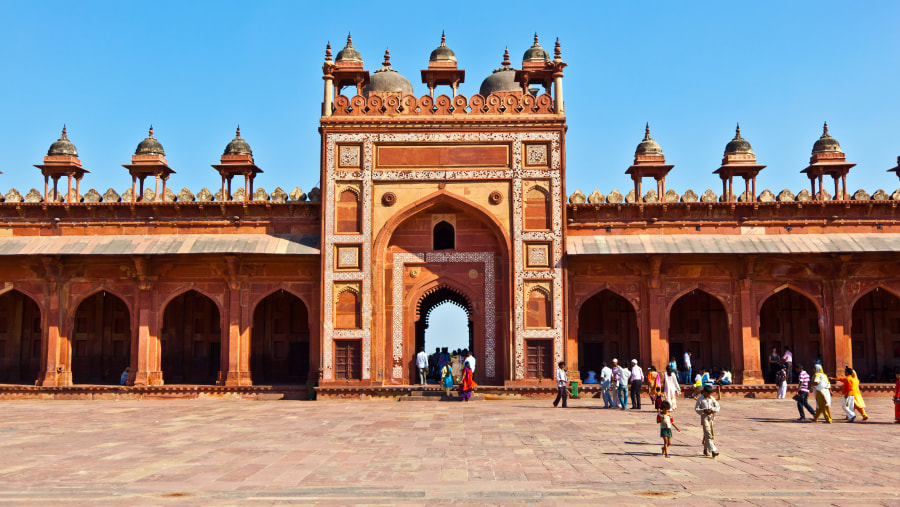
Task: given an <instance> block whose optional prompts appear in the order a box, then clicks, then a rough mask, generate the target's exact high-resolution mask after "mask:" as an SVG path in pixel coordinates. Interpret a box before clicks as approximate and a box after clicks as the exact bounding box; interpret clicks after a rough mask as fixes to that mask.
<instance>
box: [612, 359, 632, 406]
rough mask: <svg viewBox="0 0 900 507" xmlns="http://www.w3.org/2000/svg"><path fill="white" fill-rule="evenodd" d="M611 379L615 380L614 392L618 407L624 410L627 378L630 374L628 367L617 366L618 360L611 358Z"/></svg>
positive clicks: (626, 400) (626, 398) (626, 401)
mask: <svg viewBox="0 0 900 507" xmlns="http://www.w3.org/2000/svg"><path fill="white" fill-rule="evenodd" d="M612 371H613V379H614V380H615V381H616V392H617V394H618V396H617V400H618V404H619V408H621V409H622V410H625V404H626V403H628V379H629V378H630V377H631V374H630V373H629V372H628V368H622V367H621V366H619V360H618V359H613V369H612Z"/></svg>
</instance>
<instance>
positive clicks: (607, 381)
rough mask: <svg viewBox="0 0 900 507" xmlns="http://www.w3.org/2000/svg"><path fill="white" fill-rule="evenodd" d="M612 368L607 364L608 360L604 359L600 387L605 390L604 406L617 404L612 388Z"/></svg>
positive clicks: (610, 406) (611, 406)
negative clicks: (613, 399) (611, 391)
mask: <svg viewBox="0 0 900 507" xmlns="http://www.w3.org/2000/svg"><path fill="white" fill-rule="evenodd" d="M612 376H613V373H612V368H610V367H609V366H607V365H606V361H603V368H601V369H600V389H601V390H602V391H603V408H613V407H615V404H614V403H613V401H612V398H613V397H612V394H611V393H610V390H611V389H613V388H614V387H613V386H612V385H611V384H612Z"/></svg>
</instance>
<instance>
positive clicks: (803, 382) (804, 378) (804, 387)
mask: <svg viewBox="0 0 900 507" xmlns="http://www.w3.org/2000/svg"><path fill="white" fill-rule="evenodd" d="M797 383H798V384H799V387H800V392H801V393H809V373H806V370H801V371H800V376H799V377H797Z"/></svg>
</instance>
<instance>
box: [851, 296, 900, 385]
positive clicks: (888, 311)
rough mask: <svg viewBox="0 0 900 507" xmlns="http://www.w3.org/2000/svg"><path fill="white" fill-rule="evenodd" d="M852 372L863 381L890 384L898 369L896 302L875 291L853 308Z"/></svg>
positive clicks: (899, 331)
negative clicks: (894, 372) (895, 368)
mask: <svg viewBox="0 0 900 507" xmlns="http://www.w3.org/2000/svg"><path fill="white" fill-rule="evenodd" d="M852 319H853V322H852V327H851V333H850V337H851V343H852V347H853V368H854V369H855V370H856V372H857V373H858V374H859V377H860V379H862V380H863V381H877V382H893V381H894V380H895V377H894V374H893V371H892V370H893V368H894V367H896V366H900V298H898V297H897V296H896V295H894V294H892V293H891V292H888V291H887V290H884V289H882V288H880V287H879V288H875V289H874V290H872V291H870V292H868V293H866V294H865V295H864V296H862V297H860V298H859V299H858V300H857V301H856V304H854V305H853V313H852Z"/></svg>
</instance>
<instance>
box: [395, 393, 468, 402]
mask: <svg viewBox="0 0 900 507" xmlns="http://www.w3.org/2000/svg"><path fill="white" fill-rule="evenodd" d="M399 401H431V402H438V401H461V400H460V398H459V393H456V394H455V395H454V394H453V393H451V394H450V396H447V395H445V394H444V393H441V395H440V396H417V395H412V394H411V395H409V396H401V397H400V398H399ZM470 401H484V395H483V394H473V395H472V397H471V398H470Z"/></svg>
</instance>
